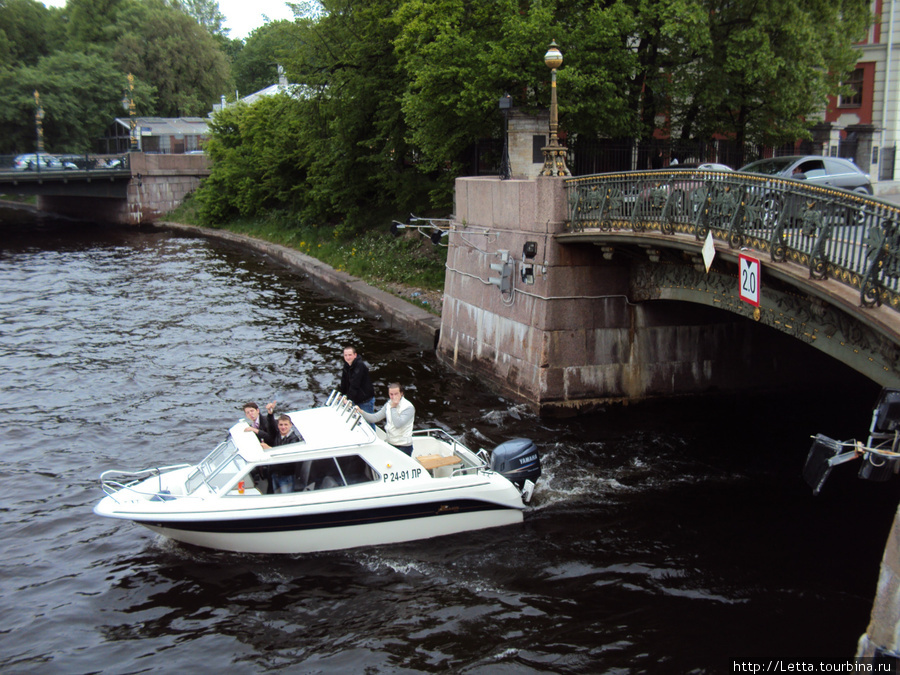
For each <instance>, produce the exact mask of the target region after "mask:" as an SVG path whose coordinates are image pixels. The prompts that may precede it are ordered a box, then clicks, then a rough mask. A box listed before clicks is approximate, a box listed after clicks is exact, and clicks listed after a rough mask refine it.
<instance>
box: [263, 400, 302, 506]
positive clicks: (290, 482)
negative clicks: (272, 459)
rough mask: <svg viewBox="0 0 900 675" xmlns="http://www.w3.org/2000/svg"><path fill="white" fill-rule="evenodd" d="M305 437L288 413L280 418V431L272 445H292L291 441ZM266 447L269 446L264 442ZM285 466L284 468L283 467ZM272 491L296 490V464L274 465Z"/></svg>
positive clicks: (298, 440) (275, 446) (297, 441)
mask: <svg viewBox="0 0 900 675" xmlns="http://www.w3.org/2000/svg"><path fill="white" fill-rule="evenodd" d="M302 440H303V439H302V438H301V437H300V434H298V433H297V431H296V429H294V425H293V424H292V423H291V418H290V417H288V416H287V415H281V416H280V417H279V418H278V433H277V434H276V435H275V438H274V439H272V447H273V448H277V447H278V446H279V445H290V444H291V443H300V442H301V441H302ZM263 447H264V448H268V447H269V446H268V445H266V444H263ZM282 467H283V468H282ZM272 491H273V492H293V491H294V465H293V464H285V465H279V464H275V465H273V466H272Z"/></svg>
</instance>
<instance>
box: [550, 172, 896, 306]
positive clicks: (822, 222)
mask: <svg viewBox="0 0 900 675" xmlns="http://www.w3.org/2000/svg"><path fill="white" fill-rule="evenodd" d="M565 184H566V193H567V200H568V219H567V222H566V226H567V230H568V231H569V232H570V233H594V232H596V233H601V234H602V233H612V232H623V231H630V232H652V231H657V232H659V233H661V234H663V235H675V234H687V235H693V236H694V237H695V238H696V239H697V241H698V242H699V243H701V244H702V242H703V241H704V240H705V239H706V237H707V235H708V234H710V233H712V236H713V238H714V239H716V240H718V241H722V242H725V243H726V244H727V245H728V246H729V247H730V248H733V249H740V248H741V247H744V246H748V247H752V248H754V249H756V250H758V251H762V252H766V253H769V256H770V259H771V261H772V262H774V263H783V262H794V263H798V264H801V265H804V266H806V267H807V268H808V269H809V275H810V279H815V280H824V279H834V280H836V281H838V282H840V283H843V284H846V285H848V286H851V287H852V288H855V289H857V290H858V291H859V294H860V305H861V306H862V307H873V306H880V305H882V304H887V305H889V306H890V307H892V308H893V309H895V310H897V311H900V206H898V205H896V204H891V203H889V202H886V201H883V200H880V199H877V198H875V197H872V196H870V195H867V194H861V193H858V192H850V191H848V190H842V189H840V188H833V187H828V186H819V185H812V184H809V183H807V182H805V181H803V180H794V179H790V178H780V177H776V176H763V175H757V174H749V173H740V172H731V171H699V170H696V169H666V170H661V171H630V172H621V173H608V174H598V175H594V176H581V177H578V178H570V179H566V181H565Z"/></svg>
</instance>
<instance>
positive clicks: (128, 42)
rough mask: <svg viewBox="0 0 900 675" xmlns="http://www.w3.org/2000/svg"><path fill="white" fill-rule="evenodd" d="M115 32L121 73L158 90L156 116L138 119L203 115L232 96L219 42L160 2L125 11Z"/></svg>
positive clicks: (147, 2) (145, 1) (143, 3)
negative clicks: (136, 78)
mask: <svg viewBox="0 0 900 675" xmlns="http://www.w3.org/2000/svg"><path fill="white" fill-rule="evenodd" d="M115 31H116V33H117V38H116V40H115V48H114V52H113V55H114V58H115V59H116V61H117V62H118V63H119V64H120V66H121V68H122V70H123V71H126V72H131V73H134V75H135V76H137V77H139V78H140V79H142V80H144V81H146V82H150V83H152V84H153V86H154V87H155V88H156V92H157V103H156V108H155V110H139V111H138V112H139V113H142V114H148V113H155V114H157V115H162V116H166V117H181V116H192V115H193V116H196V115H205V114H206V113H207V112H208V111H209V110H211V109H212V105H213V103H215V102H217V101H218V100H219V97H220V96H221V95H222V94H223V93H225V92H226V91H228V89H229V82H230V69H229V63H228V59H227V58H226V57H225V55H224V54H223V53H222V51H221V49H220V48H219V45H218V43H217V41H216V39H215V38H214V37H213V36H212V35H210V33H209V32H207V31H206V30H204V29H203V28H202V27H201V26H200V25H199V24H197V22H196V21H195V20H194V19H193V18H191V17H190V16H188V15H187V14H185V13H184V12H182V11H180V10H176V9H173V8H172V7H169V6H167V5H166V4H165V3H164V2H163V1H162V0H142V1H141V2H140V3H137V2H134V3H132V4H130V5H128V6H127V7H123V8H122V10H121V11H120V13H119V15H118V19H117V22H116V25H115Z"/></svg>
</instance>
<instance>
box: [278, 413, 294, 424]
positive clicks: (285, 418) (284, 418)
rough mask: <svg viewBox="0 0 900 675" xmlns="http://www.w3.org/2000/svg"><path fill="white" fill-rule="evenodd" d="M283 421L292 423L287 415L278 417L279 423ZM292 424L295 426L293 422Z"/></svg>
mask: <svg viewBox="0 0 900 675" xmlns="http://www.w3.org/2000/svg"><path fill="white" fill-rule="evenodd" d="M282 420H287V421H288V422H291V418H290V417H288V416H287V415H279V416H278V421H279V422H280V421H282ZM291 424H292V425H293V422H291Z"/></svg>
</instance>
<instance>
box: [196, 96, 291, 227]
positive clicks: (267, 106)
mask: <svg viewBox="0 0 900 675" xmlns="http://www.w3.org/2000/svg"><path fill="white" fill-rule="evenodd" d="M303 108H304V103H303V102H301V101H299V100H298V99H296V98H293V97H291V96H288V95H287V94H281V95H276V96H269V97H266V98H264V99H261V100H260V101H258V102H257V103H255V104H254V105H252V106H248V105H244V104H238V105H234V106H229V107H227V108H225V109H224V110H222V111H220V112H219V113H217V114H216V116H215V117H214V119H213V121H212V138H211V140H210V142H209V143H208V145H207V147H206V152H207V154H209V156H210V157H211V158H212V160H213V170H212V175H211V176H210V177H209V178H207V179H206V180H205V184H204V188H203V190H201V191H200V192H199V193H198V195H197V198H198V201H199V204H200V216H201V218H203V220H204V221H205V222H209V223H217V222H222V221H223V220H228V219H230V218H233V217H236V216H248V215H253V214H256V213H260V212H264V211H267V210H298V209H300V208H302V197H303V192H304V188H305V185H304V179H305V171H304V168H303V166H302V155H303V148H302V139H303V137H304V130H303V129H302V126H303V125H304V114H303V113H304V110H303Z"/></svg>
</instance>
